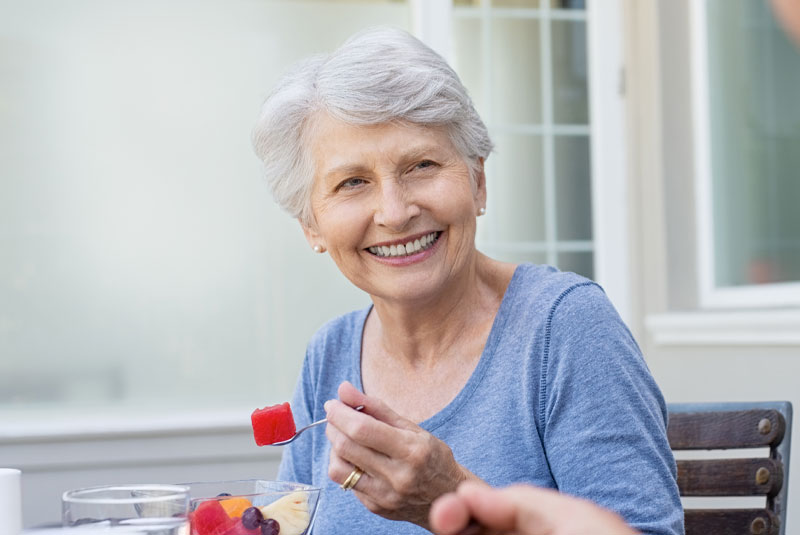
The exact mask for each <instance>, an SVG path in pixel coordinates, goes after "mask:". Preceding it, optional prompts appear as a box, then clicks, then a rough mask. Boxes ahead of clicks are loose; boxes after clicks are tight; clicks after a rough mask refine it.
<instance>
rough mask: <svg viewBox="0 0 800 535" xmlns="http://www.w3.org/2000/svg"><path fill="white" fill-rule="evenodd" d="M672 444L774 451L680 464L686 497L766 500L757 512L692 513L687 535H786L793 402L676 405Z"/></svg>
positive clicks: (671, 414)
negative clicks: (746, 497) (749, 456)
mask: <svg viewBox="0 0 800 535" xmlns="http://www.w3.org/2000/svg"><path fill="white" fill-rule="evenodd" d="M668 410H669V426H668V428H667V436H668V437H669V443H670V446H671V447H672V449H673V450H674V451H678V450H725V449H733V448H736V449H743V448H769V457H753V458H742V459H739V458H737V459H704V460H678V487H679V488H680V493H681V496H719V497H726V496H763V497H765V498H766V506H765V507H763V508H756V509H686V510H685V512H684V518H685V521H686V535H700V534H702V535H727V534H729V533H730V534H733V533H741V534H752V535H783V534H784V533H785V529H786V499H787V494H788V483H789V478H788V474H789V454H790V451H791V436H792V404H791V403H789V402H786V401H783V402H754V403H673V404H669V405H668Z"/></svg>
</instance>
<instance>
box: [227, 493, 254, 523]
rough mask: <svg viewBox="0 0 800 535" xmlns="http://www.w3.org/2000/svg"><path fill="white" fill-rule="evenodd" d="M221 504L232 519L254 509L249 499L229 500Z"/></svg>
mask: <svg viewBox="0 0 800 535" xmlns="http://www.w3.org/2000/svg"><path fill="white" fill-rule="evenodd" d="M219 503H220V505H221V506H222V508H223V509H225V512H226V513H228V516H229V517H231V518H236V517H240V516H242V513H244V512H245V511H246V510H247V509H249V508H251V507H253V504H252V503H250V500H248V499H247V498H228V499H227V500H220V502H219Z"/></svg>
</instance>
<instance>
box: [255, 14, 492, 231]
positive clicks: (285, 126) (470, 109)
mask: <svg viewBox="0 0 800 535" xmlns="http://www.w3.org/2000/svg"><path fill="white" fill-rule="evenodd" d="M318 112H325V113H328V114H330V115H331V116H332V117H335V118H336V119H339V120H341V121H344V122H346V123H349V124H356V125H373V124H381V123H388V122H391V121H407V122H410V123H414V124H419V125H432V126H443V127H445V129H446V131H447V132H448V134H449V137H450V140H451V142H452V143H453V146H454V147H455V148H456V150H457V151H458V152H459V153H460V154H461V156H462V158H463V159H464V161H465V162H466V163H467V164H468V165H469V168H470V171H471V175H472V176H473V178H474V176H475V173H476V171H477V169H478V166H479V165H480V164H479V159H480V158H483V159H485V158H487V157H488V156H489V153H490V152H491V151H492V142H491V140H490V139H489V133H488V132H487V129H486V126H485V125H484V124H483V121H482V120H481V118H480V116H478V113H477V111H475V107H474V106H473V104H472V100H471V99H470V97H469V95H468V94H467V90H466V88H465V87H464V86H463V84H462V83H461V81H460V80H459V78H458V75H457V74H456V73H455V71H453V69H452V68H450V66H449V65H448V64H447V62H446V61H445V60H444V59H443V58H442V57H441V56H440V55H438V54H437V53H436V52H434V51H433V50H431V49H430V48H429V47H428V46H427V45H425V44H423V43H422V42H421V41H419V40H418V39H417V38H415V37H413V36H411V35H410V34H408V33H407V32H405V31H403V30H399V29H395V28H388V27H377V28H371V29H367V30H364V31H361V32H359V33H357V34H355V35H353V36H352V37H350V39H348V40H347V41H346V42H345V43H344V44H343V45H342V46H341V47H339V48H338V49H337V50H336V51H334V52H333V53H331V54H330V55H319V56H312V57H311V58H308V59H306V60H303V61H301V62H299V63H297V64H296V65H295V66H294V67H293V68H292V69H290V70H289V72H287V73H286V74H285V75H284V76H283V77H282V78H281V79H280V81H279V82H278V84H277V85H276V87H275V88H274V89H273V90H272V93H271V94H270V96H269V97H268V98H267V100H266V102H264V105H263V107H262V110H261V116H260V117H259V119H258V122H257V123H256V126H255V128H254V129H253V146H254V148H255V151H256V154H257V155H258V157H259V158H260V159H261V161H262V162H263V163H264V172H265V175H266V178H267V182H268V183H269V186H270V188H271V190H272V195H273V197H274V198H275V201H276V202H277V203H278V204H279V205H280V206H281V207H282V208H283V209H284V210H286V211H287V212H289V213H290V214H291V215H292V216H293V217H296V218H298V219H299V220H300V221H301V222H303V223H306V224H308V223H309V222H311V221H313V216H312V214H311V206H310V204H311V203H310V196H311V188H312V185H313V177H314V169H313V163H312V161H311V157H310V151H309V150H307V149H308V147H307V146H306V143H305V141H306V135H305V130H306V128H307V126H308V125H309V123H310V121H311V118H312V117H313V116H314V115H315V114H316V113H318Z"/></svg>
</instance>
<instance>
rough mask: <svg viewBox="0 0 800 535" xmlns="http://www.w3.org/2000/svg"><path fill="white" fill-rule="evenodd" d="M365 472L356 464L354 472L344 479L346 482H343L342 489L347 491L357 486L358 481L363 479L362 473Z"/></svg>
mask: <svg viewBox="0 0 800 535" xmlns="http://www.w3.org/2000/svg"><path fill="white" fill-rule="evenodd" d="M363 473H364V471H363V470H362V469H361V468H359V467H358V466H356V467H355V469H354V470H353V471H352V472H350V475H349V476H347V479H345V480H344V483H342V484H341V487H342V490H343V491H345V492H347V491H348V490H350V489H352V488H353V487H355V486H356V483H358V480H359V479H361V475H362V474H363Z"/></svg>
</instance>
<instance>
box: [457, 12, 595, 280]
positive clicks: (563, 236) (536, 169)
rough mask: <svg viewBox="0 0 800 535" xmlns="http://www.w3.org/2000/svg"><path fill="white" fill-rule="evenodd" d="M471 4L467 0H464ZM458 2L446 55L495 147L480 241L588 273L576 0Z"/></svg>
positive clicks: (583, 90)
mask: <svg viewBox="0 0 800 535" xmlns="http://www.w3.org/2000/svg"><path fill="white" fill-rule="evenodd" d="M475 4H478V2H474V3H470V5H475ZM462 5H464V3H461V2H456V6H455V32H454V46H453V50H454V63H455V68H456V70H457V71H458V72H459V74H460V75H461V76H462V79H463V81H464V83H465V84H466V85H467V87H468V88H469V89H470V92H471V93H472V94H473V95H477V96H478V99H477V103H478V108H479V109H480V111H481V113H482V116H483V118H484V120H485V121H486V122H487V124H488V126H489V130H490V133H491V135H492V137H493V139H494V141H495V144H496V152H495V154H493V155H492V156H491V157H490V158H489V160H488V162H487V188H488V212H487V215H486V217H485V218H482V219H481V224H480V225H479V242H480V243H479V245H480V247H481V248H483V249H484V250H486V252H487V253H489V254H491V255H493V256H495V257H497V258H503V259H505V260H509V261H516V262H527V261H536V262H540V263H541V262H543V263H549V264H553V265H557V266H559V267H562V268H563V269H567V270H570V271H576V272H578V273H580V274H582V275H586V276H588V277H592V276H593V275H594V268H593V262H594V245H593V242H592V239H593V231H592V206H591V198H592V195H591V193H592V191H591V154H590V143H589V141H590V139H589V99H588V88H589V86H588V84H589V80H588V70H587V41H586V27H587V12H586V8H585V5H584V3H583V2H581V1H566V0H550V1H539V0H492V1H491V3H488V4H487V3H486V2H484V3H481V4H480V5H481V8H480V9H479V10H476V9H473V8H471V7H461V6H462Z"/></svg>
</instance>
